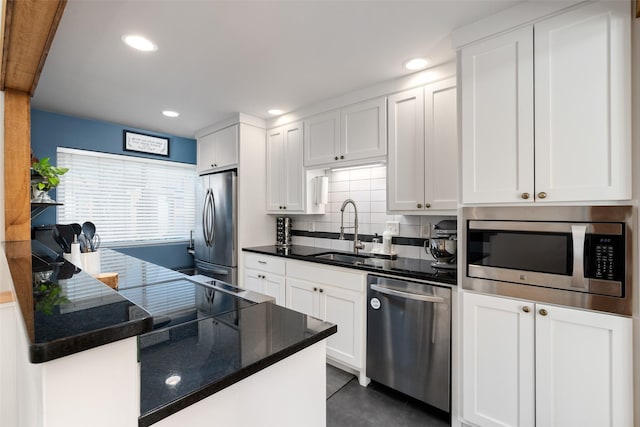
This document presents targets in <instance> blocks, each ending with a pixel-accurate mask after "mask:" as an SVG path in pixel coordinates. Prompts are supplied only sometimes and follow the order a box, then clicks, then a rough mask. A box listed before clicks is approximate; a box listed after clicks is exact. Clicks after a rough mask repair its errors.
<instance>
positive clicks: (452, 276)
mask: <svg viewBox="0 0 640 427" xmlns="http://www.w3.org/2000/svg"><path fill="white" fill-rule="evenodd" d="M242 250H243V251H245V252H255V253H259V254H263V255H273V256H279V257H285V258H291V259H297V260H301V261H310V262H316V263H319V264H327V265H333V266H336V267H346V268H355V269H358V270H364V271H368V272H371V273H384V274H390V275H393V276H400V277H407V278H412V279H420V280H428V281H431V282H437V283H443V284H447V285H456V283H457V280H456V271H455V270H453V271H452V272H451V273H449V272H438V271H436V270H434V269H433V267H431V263H432V261H428V260H422V259H414V258H403V257H398V258H397V259H394V260H388V259H381V258H363V259H362V262H359V263H358V264H353V263H345V262H338V261H333V260H329V259H323V258H318V257H316V256H315V255H318V254H323V253H327V252H335V253H341V254H345V255H352V254H353V253H352V252H345V251H338V250H334V249H327V248H315V247H311V246H299V245H291V246H288V247H286V248H285V247H280V246H259V247H252V248H243V249H242Z"/></svg>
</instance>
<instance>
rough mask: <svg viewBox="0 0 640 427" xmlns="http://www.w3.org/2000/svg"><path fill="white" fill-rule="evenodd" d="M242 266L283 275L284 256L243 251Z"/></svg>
mask: <svg viewBox="0 0 640 427" xmlns="http://www.w3.org/2000/svg"><path fill="white" fill-rule="evenodd" d="M244 266H245V268H253V269H255V270H262V271H267V272H269V273H274V274H280V275H283V276H284V271H285V269H284V266H285V260H284V258H278V257H273V256H267V255H260V254H250V253H245V254H244Z"/></svg>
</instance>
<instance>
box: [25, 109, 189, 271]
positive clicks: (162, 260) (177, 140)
mask: <svg viewBox="0 0 640 427" xmlns="http://www.w3.org/2000/svg"><path fill="white" fill-rule="evenodd" d="M125 129H126V130H131V131H136V132H141V133H145V134H150V135H157V136H161V137H165V138H169V154H170V156H169V157H163V156H154V155H150V154H144V153H136V152H131V151H124V149H123V143H122V142H123V131H124V130H125ZM57 147H66V148H77V149H81V150H91V151H97V152H101V153H110V154H124V155H127V156H135V157H146V158H150V159H161V160H170V161H175V162H180V163H190V164H195V163H196V140H195V139H189V138H182V137H178V136H174V135H167V134H164V133H159V132H152V131H148V130H146V129H139V128H134V127H131V126H126V127H125V126H122V125H118V124H114V123H107V122H101V121H97V120H88V119H80V118H77V117H71V116H65V115H63V114H56V113H50V112H47V111H42V110H36V109H32V110H31V149H32V150H33V155H34V156H36V157H37V158H39V159H42V158H43V157H50V158H51V163H52V164H54V165H55V164H57V163H56V149H57ZM62 179H64V177H63V178H62ZM50 195H51V197H53V198H54V199H55V197H56V195H55V190H53V191H51V192H50ZM55 222H56V214H55V210H54V209H53V208H49V209H48V210H47V211H45V212H44V213H43V214H41V215H40V216H39V217H38V218H36V219H35V220H34V221H33V223H32V225H34V226H35V225H43V224H55ZM123 252H127V253H128V254H130V255H133V256H137V257H139V258H141V259H144V260H145V261H149V262H153V263H155V264H158V265H162V266H165V267H168V268H182V267H191V266H193V257H192V256H191V255H189V254H188V253H187V251H186V248H185V245H165V246H161V247H159V246H140V247H135V248H126V249H123Z"/></svg>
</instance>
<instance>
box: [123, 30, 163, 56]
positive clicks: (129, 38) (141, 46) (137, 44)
mask: <svg viewBox="0 0 640 427" xmlns="http://www.w3.org/2000/svg"><path fill="white" fill-rule="evenodd" d="M122 41H123V42H125V43H126V44H128V45H129V46H131V47H132V48H134V49H138V50H141V51H143V52H153V51H156V50H158V46H156V44H155V43H153V42H152V41H151V40H149V39H147V38H145V37H142V36H136V35H133V34H125V35H123V36H122Z"/></svg>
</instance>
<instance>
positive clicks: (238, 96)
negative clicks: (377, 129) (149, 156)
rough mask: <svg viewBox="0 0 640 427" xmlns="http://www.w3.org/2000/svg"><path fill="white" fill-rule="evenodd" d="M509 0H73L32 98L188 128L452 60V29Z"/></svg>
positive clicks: (138, 123) (42, 104) (95, 115)
mask: <svg viewBox="0 0 640 427" xmlns="http://www.w3.org/2000/svg"><path fill="white" fill-rule="evenodd" d="M515 3H519V1H518V0H441V1H435V0H429V1H412V2H404V1H257V2H246V1H227V2H218V1H189V0H182V1H167V0H155V1H154V0H145V1H113V0H109V1H95V0H94V1H89V0H83V1H80V0H70V1H69V2H68V4H67V7H66V9H65V11H64V15H63V17H62V21H61V22H60V26H59V28H58V32H57V33H56V36H55V39H54V41H53V45H52V47H51V50H50V52H49V56H48V58H47V61H46V63H45V66H44V70H43V73H42V76H41V77H40V81H39V83H38V88H37V90H36V93H35V96H34V98H33V102H32V105H33V107H34V108H38V109H43V110H47V111H54V112H59V113H63V114H68V115H72V116H78V117H85V118H92V119H98V120H103V121H108V122H114V123H120V124H123V125H127V126H133V127H139V128H143V129H147V130H150V131H156V132H166V133H169V134H173V135H180V136H186V137H193V136H194V134H195V132H196V131H198V130H199V129H202V128H204V127H206V126H209V125H211V124H214V123H216V122H218V121H220V120H224V119H226V118H227V117H229V116H230V115H231V114H232V113H234V112H242V113H246V114H250V115H253V116H257V117H262V118H268V117H270V116H269V115H268V114H267V112H266V111H267V110H268V109H270V108H279V109H282V110H284V111H285V112H288V111H294V110H296V109H299V108H301V107H303V106H306V105H309V104H313V103H316V102H319V101H321V100H324V99H328V98H332V97H335V96H338V95H342V94H344V93H346V92H350V91H353V90H356V89H360V88H363V87H367V86H370V85H373V84H376V83H380V82H382V81H385V80H389V79H393V78H397V77H400V76H402V75H405V74H409V72H408V71H407V70H404V69H403V68H402V66H401V65H402V62H403V61H405V60H406V59H408V58H411V57H414V56H428V57H430V58H432V59H433V60H434V65H436V64H440V63H443V62H446V61H448V60H451V59H452V58H454V57H455V54H454V52H453V51H452V50H451V42H450V39H449V34H450V32H451V31H452V30H453V29H455V28H458V27H461V26H463V25H466V24H468V23H471V22H474V21H476V20H478V19H481V18H483V17H485V16H488V15H491V14H493V13H495V12H497V11H499V10H502V9H505V8H507V7H510V6H513V5H514V4H515ZM125 33H137V34H142V35H145V36H147V37H149V38H150V39H152V40H153V41H154V42H155V43H157V45H158V50H157V51H156V52H153V53H141V52H138V51H134V50H133V49H131V48H129V47H128V46H126V45H125V44H123V43H122V41H121V36H122V35H123V34H125ZM165 109H170V110H176V111H179V112H180V113H181V115H180V117H178V118H175V119H170V118H167V117H164V116H162V115H161V111H162V110H165Z"/></svg>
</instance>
